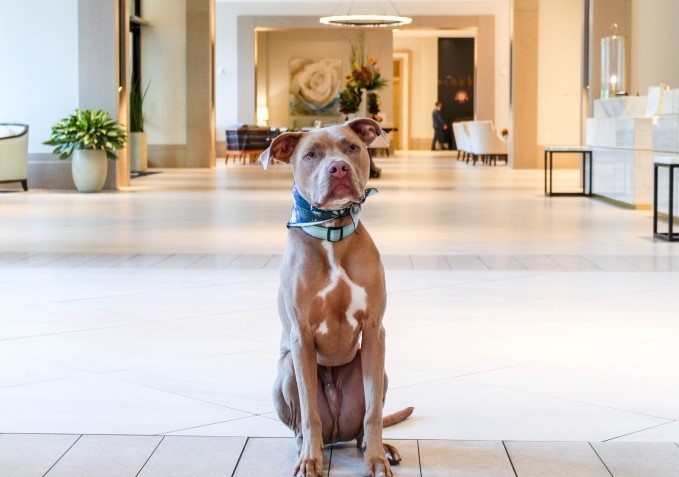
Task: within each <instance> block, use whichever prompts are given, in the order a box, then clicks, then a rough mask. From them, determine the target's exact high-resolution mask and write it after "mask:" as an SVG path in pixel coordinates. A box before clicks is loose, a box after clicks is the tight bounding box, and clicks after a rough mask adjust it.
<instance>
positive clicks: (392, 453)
mask: <svg viewBox="0 0 679 477" xmlns="http://www.w3.org/2000/svg"><path fill="white" fill-rule="evenodd" d="M382 445H383V446H384V455H385V456H386V457H387V460H388V461H389V463H390V464H391V465H399V464H400V463H401V454H399V453H398V449H397V448H396V447H394V446H392V445H391V444H382Z"/></svg>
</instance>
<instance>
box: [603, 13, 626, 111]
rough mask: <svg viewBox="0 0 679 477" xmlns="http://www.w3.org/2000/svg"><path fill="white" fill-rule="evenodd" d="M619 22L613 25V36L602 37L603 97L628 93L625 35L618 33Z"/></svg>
mask: <svg viewBox="0 0 679 477" xmlns="http://www.w3.org/2000/svg"><path fill="white" fill-rule="evenodd" d="M617 29H618V25H617V24H613V26H612V27H611V31H612V33H613V34H612V36H607V37H604V38H602V39H601V97H602V98H613V97H615V96H624V95H626V94H627V79H626V77H625V37H624V36H618V35H616V32H617Z"/></svg>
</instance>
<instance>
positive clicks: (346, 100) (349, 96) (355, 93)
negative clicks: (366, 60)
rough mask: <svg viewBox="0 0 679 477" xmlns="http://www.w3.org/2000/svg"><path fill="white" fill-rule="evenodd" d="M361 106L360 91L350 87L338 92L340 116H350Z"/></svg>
mask: <svg viewBox="0 0 679 477" xmlns="http://www.w3.org/2000/svg"><path fill="white" fill-rule="evenodd" d="M360 104H361V90H360V89H356V88H354V87H352V86H350V85H347V87H346V88H345V89H344V90H342V91H341V92H340V95H339V105H340V108H339V109H340V112H341V113H342V114H350V113H355V112H356V111H358V107H359V105H360Z"/></svg>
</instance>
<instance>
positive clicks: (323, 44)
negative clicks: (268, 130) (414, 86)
mask: <svg viewBox="0 0 679 477" xmlns="http://www.w3.org/2000/svg"><path fill="white" fill-rule="evenodd" d="M361 36H364V43H365V50H366V53H367V54H369V55H373V56H376V57H377V59H378V65H379V66H380V68H381V71H382V76H383V77H384V78H385V79H386V80H387V81H388V84H387V86H386V87H385V88H383V89H381V90H379V91H378V92H377V93H378V95H379V98H380V101H381V110H382V111H383V112H384V113H385V114H386V117H387V122H388V121H389V118H391V117H393V112H392V102H393V101H392V96H393V93H392V84H391V78H392V34H391V31H390V30H386V29H381V28H380V29H371V30H360V31H359V30H356V29H351V30H347V29H328V28H323V29H319V28H316V29H295V30H281V31H265V32H259V33H258V35H257V61H256V74H255V76H256V83H257V86H256V103H257V104H258V105H264V104H266V105H267V106H268V108H269V117H270V120H269V124H270V125H271V126H275V127H283V126H287V127H290V126H292V125H293V122H294V123H295V125H296V126H297V127H304V126H311V125H312V123H313V120H314V119H320V120H322V121H323V122H338V121H341V120H343V117H342V116H341V115H340V116H336V117H328V116H326V117H313V116H297V117H291V116H290V114H289V110H288V102H289V95H288V86H289V77H290V75H289V62H290V60H291V59H304V58H309V59H322V58H337V59H340V60H341V61H342V70H341V81H342V84H344V75H345V74H346V73H348V72H349V71H350V65H349V58H350V52H351V45H352V43H353V44H358V42H359V41H360V37H361Z"/></svg>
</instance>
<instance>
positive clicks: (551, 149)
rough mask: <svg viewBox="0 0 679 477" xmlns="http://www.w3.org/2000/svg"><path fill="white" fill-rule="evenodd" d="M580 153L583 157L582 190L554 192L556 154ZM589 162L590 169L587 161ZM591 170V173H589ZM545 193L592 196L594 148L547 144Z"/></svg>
mask: <svg viewBox="0 0 679 477" xmlns="http://www.w3.org/2000/svg"><path fill="white" fill-rule="evenodd" d="M559 153H562V154H569V153H570V154H573V153H575V154H580V157H581V159H582V192H554V189H553V187H552V169H553V163H554V154H559ZM588 162H589V169H587V163H588ZM587 171H589V174H587ZM545 195H547V196H568V195H580V196H583V195H584V196H590V197H591V196H592V148H590V147H587V146H545Z"/></svg>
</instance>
